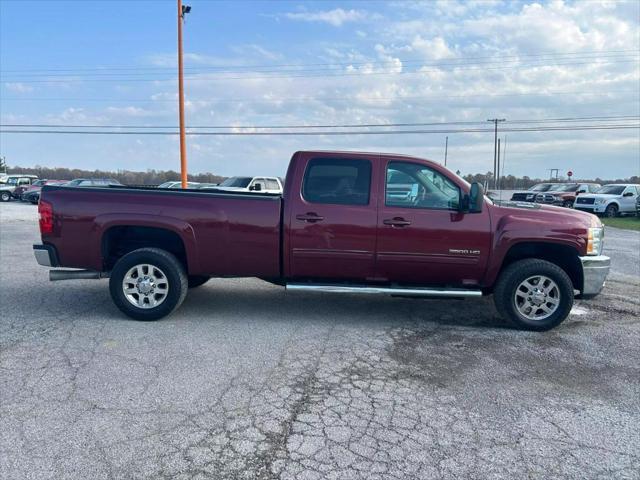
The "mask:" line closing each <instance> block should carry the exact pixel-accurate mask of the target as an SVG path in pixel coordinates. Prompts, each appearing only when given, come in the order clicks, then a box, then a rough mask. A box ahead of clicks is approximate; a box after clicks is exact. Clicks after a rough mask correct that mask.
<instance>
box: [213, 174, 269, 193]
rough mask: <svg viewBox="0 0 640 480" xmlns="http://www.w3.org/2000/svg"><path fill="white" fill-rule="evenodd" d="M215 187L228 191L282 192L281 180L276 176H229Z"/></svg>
mask: <svg viewBox="0 0 640 480" xmlns="http://www.w3.org/2000/svg"><path fill="white" fill-rule="evenodd" d="M215 189H216V190H226V191H229V192H261V193H282V182H281V181H280V179H279V178H278V177H229V178H227V179H226V180H225V181H224V182H222V183H221V184H220V185H218V186H217V187H215Z"/></svg>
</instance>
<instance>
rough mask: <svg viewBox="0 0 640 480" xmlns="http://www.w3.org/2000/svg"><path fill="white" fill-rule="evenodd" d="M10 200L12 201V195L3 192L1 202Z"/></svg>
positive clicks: (0, 195)
mask: <svg viewBox="0 0 640 480" xmlns="http://www.w3.org/2000/svg"><path fill="white" fill-rule="evenodd" d="M9 200H11V193H10V192H2V193H0V201H2V202H8V201H9Z"/></svg>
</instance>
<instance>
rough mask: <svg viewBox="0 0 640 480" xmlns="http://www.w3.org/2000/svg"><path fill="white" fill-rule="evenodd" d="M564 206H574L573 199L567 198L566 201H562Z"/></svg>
mask: <svg viewBox="0 0 640 480" xmlns="http://www.w3.org/2000/svg"><path fill="white" fill-rule="evenodd" d="M562 206H563V207H564V208H573V202H572V201H571V200H565V201H564V202H563V203H562Z"/></svg>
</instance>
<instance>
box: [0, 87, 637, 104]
mask: <svg viewBox="0 0 640 480" xmlns="http://www.w3.org/2000/svg"><path fill="white" fill-rule="evenodd" d="M627 93H634V94H639V92H638V91H637V90H609V91H603V90H600V91H597V92H588V91H573V92H555V91H550V92H529V93H497V94H492V93H487V94H484V93H478V94H466V95H444V94H438V93H434V94H433V95H407V96H396V97H379V96H375V97H368V96H360V95H356V96H353V95H351V96H347V95H344V96H328V97H316V96H298V97H293V96H290V97H270V98H268V99H266V98H265V99H262V100H256V99H255V97H235V98H233V97H231V98H229V97H207V98H206V101H207V102H211V103H214V102H215V103H246V104H262V103H273V102H296V101H299V102H304V101H329V100H349V101H353V100H358V101H359V100H365V101H367V102H372V101H380V102H388V101H392V100H396V101H400V100H421V99H428V98H475V97H481V98H493V97H526V96H547V97H548V96H556V95H576V96H582V95H596V96H599V95H605V96H606V95H617V94H627ZM2 100H3V101H16V102H46V101H52V102H107V103H115V102H118V103H121V102H122V103H175V101H176V100H175V99H174V98H172V99H150V98H73V97H31V96H29V97H23V98H19V97H3V98H2ZM196 101H197V100H196Z"/></svg>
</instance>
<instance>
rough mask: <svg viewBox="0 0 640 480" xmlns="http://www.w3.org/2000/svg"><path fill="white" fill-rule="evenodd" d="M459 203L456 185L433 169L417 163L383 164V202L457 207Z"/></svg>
mask: <svg viewBox="0 0 640 480" xmlns="http://www.w3.org/2000/svg"><path fill="white" fill-rule="evenodd" d="M459 202H460V189H459V188H458V186H457V185H456V184H455V183H453V182H452V181H451V180H449V179H448V178H447V177H445V176H444V175H442V174H440V173H438V172H436V171H435V170H432V169H430V168H428V167H425V166H424V165H420V164H418V163H405V162H390V163H389V165H388V166H387V181H386V192H385V203H386V205H388V206H393V207H413V208H433V209H452V210H457V209H458V205H459Z"/></svg>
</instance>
